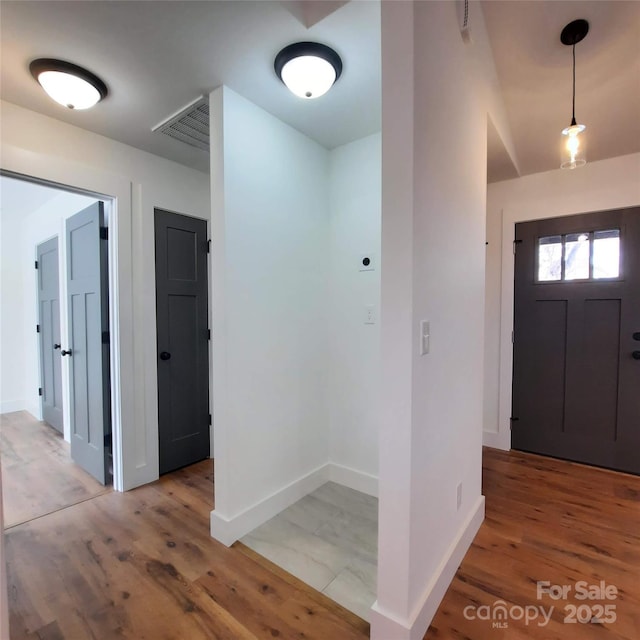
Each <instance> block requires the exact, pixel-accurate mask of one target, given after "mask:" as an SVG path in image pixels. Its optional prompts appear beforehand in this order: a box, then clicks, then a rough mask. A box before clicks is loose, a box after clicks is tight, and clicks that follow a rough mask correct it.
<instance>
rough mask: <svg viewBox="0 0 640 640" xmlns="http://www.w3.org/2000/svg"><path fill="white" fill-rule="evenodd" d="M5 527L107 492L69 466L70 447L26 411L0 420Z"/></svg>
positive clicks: (82, 471)
mask: <svg viewBox="0 0 640 640" xmlns="http://www.w3.org/2000/svg"><path fill="white" fill-rule="evenodd" d="M0 456H2V474H3V476H2V480H3V481H2V491H3V500H4V518H5V519H4V525H5V527H7V528H8V527H12V526H15V525H16V524H19V523H21V522H27V521H28V520H32V519H33V518H37V517H40V516H42V515H45V514H47V513H51V512H53V511H57V510H58V509H61V508H63V507H67V506H69V505H72V504H76V503H78V502H82V501H83V500H87V499H89V498H92V497H94V496H97V495H100V494H102V493H107V492H109V491H111V487H104V486H103V485H101V484H100V483H99V482H98V481H97V480H95V479H94V478H93V477H91V476H90V475H89V474H88V473H87V472H86V471H84V470H83V469H81V468H80V467H79V466H78V465H76V464H75V463H74V462H73V461H72V460H71V455H70V451H69V444H68V443H67V442H65V441H64V439H63V437H62V435H60V433H58V432H57V431H56V430H55V429H54V428H53V427H51V426H49V425H48V424H47V423H46V422H40V421H39V420H36V419H35V418H34V417H33V416H32V415H31V414H30V413H28V412H26V411H16V412H14V413H4V414H0Z"/></svg>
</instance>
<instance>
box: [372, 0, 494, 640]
mask: <svg viewBox="0 0 640 640" xmlns="http://www.w3.org/2000/svg"><path fill="white" fill-rule="evenodd" d="M457 5H458V3H453V2H415V3H404V2H393V3H382V52H383V59H382V65H383V67H382V78H383V127H382V166H383V170H382V194H383V196H382V262H383V265H384V270H383V272H382V303H381V306H382V333H381V341H382V390H381V396H382V405H383V406H382V425H381V433H380V479H379V484H380V522H379V548H378V594H377V596H378V599H377V602H376V603H375V605H374V608H373V616H372V633H371V637H372V638H373V639H374V640H386V639H388V638H394V640H395V639H397V640H402V639H409V638H411V639H416V640H417V639H419V638H422V637H423V636H424V633H425V631H426V629H427V628H428V625H429V623H430V621H431V618H432V617H433V615H434V614H435V611H436V610H437V607H438V605H439V603H440V601H441V599H442V597H443V595H444V593H445V592H446V589H447V587H448V585H449V583H450V581H451V579H452V578H453V576H454V575H455V571H456V569H457V567H458V565H459V562H460V561H461V560H462V558H463V557H464V553H465V552H466V550H467V548H468V546H469V544H470V543H471V541H472V539H473V537H474V535H475V533H476V531H477V529H478V527H479V526H480V524H481V522H482V518H483V515H484V498H483V497H482V496H481V452H482V401H483V398H482V393H483V366H484V364H483V363H484V353H483V339H484V326H483V325H484V263H485V208H486V171H487V157H486V153H487V148H486V144H487V128H486V127H487V115H488V114H489V113H490V112H491V110H492V109H495V101H494V98H495V96H494V95H493V94H492V92H491V91H490V90H489V88H490V87H491V85H492V78H493V77H494V75H495V69H494V66H493V60H492V58H491V52H490V48H489V47H485V46H480V45H479V44H475V45H473V44H472V45H465V44H464V42H463V40H462V38H461V36H460V30H459V16H458V12H457ZM470 10H471V15H470V20H471V25H472V32H473V34H474V41H475V42H476V43H484V42H486V38H487V36H486V32H485V30H484V22H483V19H482V13H481V7H480V4H479V3H471V5H470ZM488 87H489V88H488ZM490 95H491V96H492V99H491V100H490V99H489V96H490ZM421 320H427V321H429V323H430V350H429V353H428V354H427V355H425V356H421V355H419V350H420V342H421V341H420V336H419V330H420V321H421ZM459 485H461V487H462V495H461V504H460V507H459V508H458V506H457V489H458V486H459Z"/></svg>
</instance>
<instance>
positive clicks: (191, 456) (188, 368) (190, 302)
mask: <svg viewBox="0 0 640 640" xmlns="http://www.w3.org/2000/svg"><path fill="white" fill-rule="evenodd" d="M155 236H156V237H155V241H156V313H157V330H158V435H159V449H160V473H167V472H169V471H172V470H174V469H178V468H180V467H184V466H186V465H188V464H192V463H194V462H197V461H198V460H203V459H204V458H207V457H208V456H209V346H208V323H207V306H208V296H207V223H206V221H204V220H198V219H196V218H191V217H188V216H183V215H179V214H177V213H169V212H167V211H160V210H158V209H156V212H155Z"/></svg>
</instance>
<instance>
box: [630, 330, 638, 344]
mask: <svg viewBox="0 0 640 640" xmlns="http://www.w3.org/2000/svg"><path fill="white" fill-rule="evenodd" d="M631 337H632V338H633V339H634V340H635V341H636V342H640V331H636V332H635V333H634V334H633V335H632V336H631Z"/></svg>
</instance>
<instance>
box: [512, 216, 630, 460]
mask: <svg viewBox="0 0 640 640" xmlns="http://www.w3.org/2000/svg"><path fill="white" fill-rule="evenodd" d="M515 247H516V258H515V316H514V365H513V408H512V411H513V413H512V416H513V418H512V420H513V421H512V444H513V447H514V448H516V449H522V450H525V451H532V452H535V453H542V454H547V455H551V456H556V457H559V458H565V459H569V460H575V461H578V462H585V463H588V464H594V465H599V466H603V467H609V468H612V469H619V470H622V471H628V472H632V473H640V209H638V208H634V209H621V210H616V211H606V212H599V213H591V214H584V215H579V216H570V217H566V218H557V219H553V220H541V221H537V222H528V223H522V224H518V225H516V245H515Z"/></svg>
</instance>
